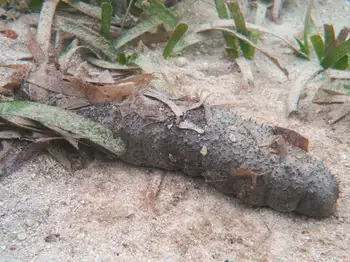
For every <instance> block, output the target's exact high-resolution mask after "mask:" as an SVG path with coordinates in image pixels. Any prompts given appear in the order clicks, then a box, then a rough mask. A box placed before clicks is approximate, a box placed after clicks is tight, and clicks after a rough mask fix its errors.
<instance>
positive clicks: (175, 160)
mask: <svg viewBox="0 0 350 262" xmlns="http://www.w3.org/2000/svg"><path fill="white" fill-rule="evenodd" d="M77 112H78V113H79V114H82V115H85V116H88V117H89V118H91V119H93V120H95V121H98V122H100V123H102V124H104V125H105V126H106V127H108V128H110V129H112V130H115V131H116V132H119V133H120V134H121V136H122V137H123V138H124V139H125V141H126V143H127V144H128V146H127V150H126V152H125V154H123V155H122V156H121V157H120V159H122V160H123V161H125V162H128V163H131V164H133V165H137V166H145V167H157V168H162V169H166V170H182V171H183V172H184V173H186V174H188V175H190V176H203V177H204V178H205V180H206V181H207V182H208V183H210V184H212V185H213V186H214V187H216V188H217V189H218V190H220V191H222V192H224V193H226V194H231V195H234V196H235V197H238V198H239V199H241V200H242V201H244V202H245V203H247V204H249V205H252V206H268V207H271V208H273V209H275V210H278V211H281V212H290V211H295V212H298V213H300V214H304V215H307V216H312V217H326V216H330V215H331V214H333V213H334V211H335V209H336V201H337V198H338V184H337V181H336V179H335V177H334V176H333V175H332V174H331V173H330V172H329V171H328V170H327V168H325V167H324V165H323V164H322V162H320V161H319V160H317V159H315V158H313V157H312V156H310V155H308V154H307V153H306V152H304V151H303V150H301V149H299V148H297V147H294V146H292V145H290V144H288V143H287V155H286V157H280V156H278V155H276V154H274V153H272V152H271V150H270V149H269V147H268V145H269V142H271V141H272V140H273V138H275V137H276V136H275V134H274V133H273V129H272V128H271V127H268V126H261V125H259V124H256V123H254V122H252V121H250V120H245V119H243V118H241V117H239V116H237V115H235V114H234V113H233V112H231V111H230V110H229V109H226V108H219V107H211V108H203V107H202V108H198V109H194V110H191V111H189V112H187V113H186V115H185V118H186V120H188V121H191V122H192V123H194V124H196V125H197V126H199V127H201V128H202V129H204V130H205V132H204V134H199V133H197V132H196V131H194V130H185V129H180V128H178V127H177V126H176V124H175V116H174V114H173V113H172V111H171V110H170V109H169V108H168V107H167V106H166V105H165V104H163V103H161V102H159V101H156V100H153V99H150V98H146V97H144V96H142V95H137V96H134V97H132V98H130V99H129V101H127V102H124V103H123V104H122V105H118V104H103V105H96V106H90V107H87V108H84V109H80V110H78V111H77ZM203 147H205V148H206V149H207V154H205V153H204V152H205V150H204V151H202V153H204V154H202V153H201V149H203ZM239 169H240V170H242V169H244V170H249V172H251V174H256V176H255V177H256V180H255V182H254V179H253V177H252V176H249V175H248V176H247V175H242V174H241V173H240V172H237V170H239Z"/></svg>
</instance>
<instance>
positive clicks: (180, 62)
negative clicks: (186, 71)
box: [175, 56, 188, 67]
mask: <svg viewBox="0 0 350 262" xmlns="http://www.w3.org/2000/svg"><path fill="white" fill-rule="evenodd" d="M187 64H188V60H187V59H186V58H184V57H182V56H180V57H178V58H176V59H175V65H177V66H179V67H183V66H185V65H187Z"/></svg>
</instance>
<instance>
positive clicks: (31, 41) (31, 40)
mask: <svg viewBox="0 0 350 262" xmlns="http://www.w3.org/2000/svg"><path fill="white" fill-rule="evenodd" d="M27 38H28V43H27V47H28V49H29V52H30V53H31V54H32V56H33V58H34V60H35V62H36V63H37V64H39V65H40V64H42V63H44V62H45V61H46V57H45V54H44V52H43V50H42V49H41V47H40V46H39V44H38V42H37V40H36V38H35V37H34V35H33V33H32V31H31V30H30V28H29V26H28V27H27Z"/></svg>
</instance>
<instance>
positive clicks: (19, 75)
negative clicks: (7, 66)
mask: <svg viewBox="0 0 350 262" xmlns="http://www.w3.org/2000/svg"><path fill="white" fill-rule="evenodd" d="M29 70H30V65H29V64H24V65H15V70H14V71H13V72H12V74H11V76H10V77H9V78H8V79H7V80H6V81H5V84H4V85H3V86H2V88H3V89H8V91H9V90H13V89H15V88H17V87H19V85H20V84H21V82H22V81H23V79H24V78H25V77H26V75H27V74H28V72H29ZM4 92H5V91H4Z"/></svg>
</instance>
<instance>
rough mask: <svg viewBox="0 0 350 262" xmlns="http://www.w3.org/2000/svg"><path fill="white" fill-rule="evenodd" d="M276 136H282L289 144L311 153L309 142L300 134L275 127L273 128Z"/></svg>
mask: <svg viewBox="0 0 350 262" xmlns="http://www.w3.org/2000/svg"><path fill="white" fill-rule="evenodd" d="M273 132H274V133H275V135H281V136H282V137H283V139H284V140H285V141H286V142H288V143H289V144H291V145H293V146H296V147H299V148H301V149H302V150H304V151H306V152H309V140H308V139H307V138H305V137H304V136H302V135H300V134H299V133H297V132H295V131H293V130H290V129H288V128H284V127H279V126H275V127H274V128H273Z"/></svg>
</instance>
